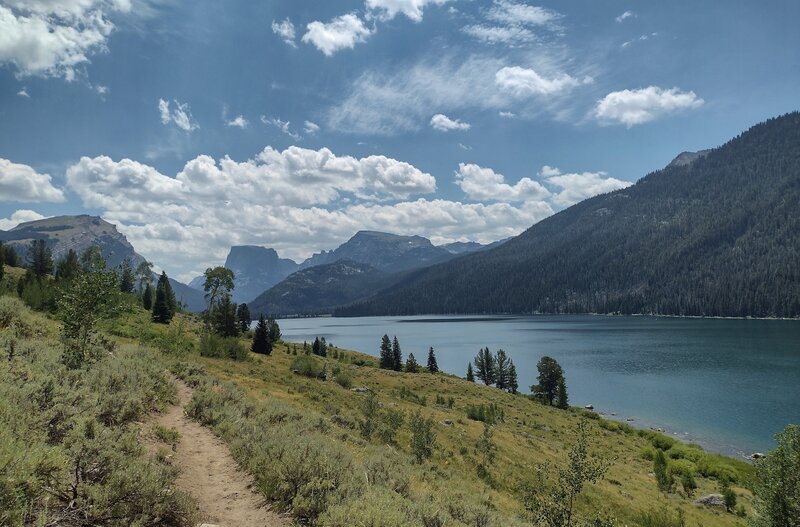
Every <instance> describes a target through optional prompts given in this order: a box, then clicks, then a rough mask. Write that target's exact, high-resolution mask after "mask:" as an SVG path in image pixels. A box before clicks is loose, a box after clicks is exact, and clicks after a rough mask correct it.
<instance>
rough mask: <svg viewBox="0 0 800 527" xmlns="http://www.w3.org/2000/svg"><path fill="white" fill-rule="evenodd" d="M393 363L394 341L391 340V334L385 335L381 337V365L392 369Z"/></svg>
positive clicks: (386, 368) (385, 368)
mask: <svg viewBox="0 0 800 527" xmlns="http://www.w3.org/2000/svg"><path fill="white" fill-rule="evenodd" d="M393 364H394V359H393V358H392V342H391V341H390V340H389V335H384V336H383V337H382V338H381V351H380V367H381V368H383V369H384V370H391V369H392V365H393Z"/></svg>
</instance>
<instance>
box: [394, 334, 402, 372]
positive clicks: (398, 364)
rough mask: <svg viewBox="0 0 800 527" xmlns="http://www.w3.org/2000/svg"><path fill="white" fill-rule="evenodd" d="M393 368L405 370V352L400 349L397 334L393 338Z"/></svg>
mask: <svg viewBox="0 0 800 527" xmlns="http://www.w3.org/2000/svg"><path fill="white" fill-rule="evenodd" d="M392 369H393V370H394V371H403V352H402V351H400V342H398V340H397V336H395V337H394V340H392Z"/></svg>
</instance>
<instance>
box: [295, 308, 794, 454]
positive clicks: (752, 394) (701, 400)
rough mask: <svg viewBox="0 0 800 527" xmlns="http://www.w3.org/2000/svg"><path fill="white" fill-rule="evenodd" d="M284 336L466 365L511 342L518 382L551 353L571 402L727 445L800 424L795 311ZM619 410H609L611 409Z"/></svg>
mask: <svg viewBox="0 0 800 527" xmlns="http://www.w3.org/2000/svg"><path fill="white" fill-rule="evenodd" d="M280 325H281V329H282V331H283V335H284V339H285V340H288V341H293V342H303V341H304V340H307V341H309V343H310V342H311V341H313V340H314V337H316V336H324V337H325V338H326V339H327V340H328V341H329V342H331V343H333V344H335V345H336V346H338V347H341V348H347V349H352V350H357V351H361V352H364V353H369V354H371V355H377V354H378V346H379V344H380V338H381V336H382V335H383V334H384V333H386V334H388V335H389V336H390V337H391V336H394V335H397V338H398V339H399V341H400V347H401V349H402V350H403V355H404V358H405V357H406V356H407V355H408V353H409V352H413V353H414V356H415V357H416V359H417V361H418V362H419V363H421V364H425V361H426V358H427V350H428V347H429V346H433V347H434V349H435V350H436V357H437V359H438V363H439V368H440V369H442V370H444V371H447V372H449V373H454V374H457V375H460V376H464V375H465V372H466V368H467V363H468V362H469V361H470V360H472V358H473V357H474V356H475V354H476V353H477V352H478V349H479V348H481V347H484V346H489V348H491V349H492V350H493V351H496V350H497V349H499V348H502V349H504V350H506V352H507V353H508V354H509V355H510V357H511V358H512V359H513V360H514V364H515V365H516V367H517V374H518V376H519V385H520V390H521V391H525V392H528V391H529V390H528V387H529V386H530V385H531V384H534V383H535V382H536V375H537V370H536V363H537V361H538V360H539V358H541V357H542V356H543V355H550V356H551V357H554V358H555V359H556V360H558V362H559V363H560V364H561V366H562V367H563V368H564V371H565V378H566V381H567V389H568V392H569V396H570V403H571V404H573V405H575V406H584V405H586V404H593V405H594V407H595V411H597V412H601V413H604V414H607V415H608V417H610V418H614V419H618V420H621V421H622V420H626V419H633V421H632V422H631V424H633V425H635V426H639V427H651V426H652V427H663V428H664V429H665V430H666V432H667V433H670V434H673V435H675V436H677V437H679V438H681V439H683V440H687V441H694V442H698V443H700V444H702V445H703V446H705V447H706V448H708V449H710V450H715V451H718V452H723V453H726V454H731V455H746V454H750V453H751V452H755V451H759V452H763V451H767V450H769V449H771V448H772V447H773V445H774V441H773V439H772V438H773V435H774V434H775V433H776V432H779V431H780V430H782V429H783V428H784V427H785V426H786V425H787V424H789V423H796V424H800V322H796V321H779V320H718V319H685V318H659V317H644V316H637V317H610V316H591V315H575V316H571V315H564V316H555V315H554V316H525V317H506V316H496V317H448V316H435V317H431V316H424V317H364V318H305V319H286V320H281V321H280ZM612 413H613V414H615V416H612V415H611V414H612Z"/></svg>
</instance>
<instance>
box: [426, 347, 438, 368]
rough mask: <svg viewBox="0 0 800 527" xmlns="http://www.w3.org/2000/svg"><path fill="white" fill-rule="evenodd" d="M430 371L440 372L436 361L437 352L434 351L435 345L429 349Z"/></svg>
mask: <svg viewBox="0 0 800 527" xmlns="http://www.w3.org/2000/svg"><path fill="white" fill-rule="evenodd" d="M428 372H429V373H439V364H438V363H437V362H436V354H435V353H434V352H433V347H431V348H429V349H428Z"/></svg>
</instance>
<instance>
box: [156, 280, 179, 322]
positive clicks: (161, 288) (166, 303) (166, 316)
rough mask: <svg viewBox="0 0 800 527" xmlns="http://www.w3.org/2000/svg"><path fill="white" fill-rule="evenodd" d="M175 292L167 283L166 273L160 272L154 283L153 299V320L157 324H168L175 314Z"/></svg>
mask: <svg viewBox="0 0 800 527" xmlns="http://www.w3.org/2000/svg"><path fill="white" fill-rule="evenodd" d="M175 311H176V306H175V293H173V292H172V286H171V285H170V284H169V278H167V273H165V272H163V271H162V272H161V276H160V277H159V278H158V283H157V284H156V297H155V300H154V301H153V322H158V323H159V324H169V323H170V321H171V320H172V317H174V316H175Z"/></svg>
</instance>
